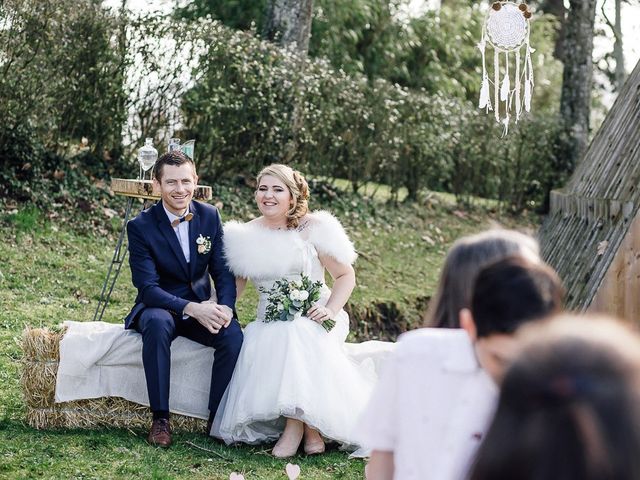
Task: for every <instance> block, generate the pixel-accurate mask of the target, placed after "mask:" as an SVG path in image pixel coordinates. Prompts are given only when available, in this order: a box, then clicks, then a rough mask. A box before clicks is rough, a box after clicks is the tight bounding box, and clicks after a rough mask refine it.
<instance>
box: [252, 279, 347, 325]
mask: <svg viewBox="0 0 640 480" xmlns="http://www.w3.org/2000/svg"><path fill="white" fill-rule="evenodd" d="M321 288H322V282H319V281H318V282H312V281H311V279H310V278H309V277H307V276H306V275H300V280H287V279H286V278H282V279H280V280H276V281H275V283H274V284H273V286H272V287H271V288H270V289H266V288H260V291H261V292H262V293H266V294H267V295H268V297H267V299H268V302H269V303H268V304H267V309H266V312H265V318H264V321H265V322H267V323H268V322H274V321H282V322H290V321H293V320H295V319H296V318H299V317H300V316H302V315H306V313H307V312H308V311H309V309H310V308H311V307H312V306H313V305H314V304H315V303H316V302H317V301H318V300H319V299H320V289H321ZM334 325H335V322H334V321H333V320H325V321H324V322H323V323H322V326H323V327H324V328H325V329H326V330H327V331H329V330H331V329H332V328H333V326H334Z"/></svg>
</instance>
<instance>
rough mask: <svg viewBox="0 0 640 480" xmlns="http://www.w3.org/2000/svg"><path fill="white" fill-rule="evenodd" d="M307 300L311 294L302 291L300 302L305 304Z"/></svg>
mask: <svg viewBox="0 0 640 480" xmlns="http://www.w3.org/2000/svg"><path fill="white" fill-rule="evenodd" d="M307 298H309V292H307V291H306V290H302V291H301V292H300V300H301V301H303V302H304V301H305V300H306V299H307Z"/></svg>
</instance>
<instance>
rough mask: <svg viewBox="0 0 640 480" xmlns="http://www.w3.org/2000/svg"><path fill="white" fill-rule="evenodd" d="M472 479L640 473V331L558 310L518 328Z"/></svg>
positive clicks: (587, 478) (620, 479)
mask: <svg viewBox="0 0 640 480" xmlns="http://www.w3.org/2000/svg"><path fill="white" fill-rule="evenodd" d="M518 336H519V337H520V338H521V343H522V345H523V347H522V351H521V353H520V354H519V355H518V356H517V358H516V360H515V361H514V362H513V364H512V365H511V366H510V367H509V369H508V371H507V373H506V375H505V378H504V382H503V384H502V390H501V393H500V400H499V404H498V409H497V412H496V415H495V417H494V419H493V423H492V425H491V427H490V429H489V432H488V434H487V437H486V440H485V441H484V442H483V444H482V446H481V447H480V450H479V451H478V457H477V460H476V464H475V466H474V468H473V470H472V473H471V476H470V478H471V479H472V480H503V479H504V480H511V479H518V480H538V479H541V480H542V479H548V478H553V479H554V480H574V479H580V480H604V479H616V480H636V479H638V478H640V457H639V456H638V452H639V451H640V390H639V387H640V337H639V336H638V334H637V332H635V331H632V330H631V329H630V328H629V327H627V326H625V325H623V324H621V323H619V322H616V321H614V320H610V319H601V318H584V317H583V318H579V317H572V316H568V317H561V318H558V319H553V320H551V321H549V322H544V323H543V324H541V325H535V326H534V325H532V326H528V327H525V328H524V329H523V331H522V332H519V333H518Z"/></svg>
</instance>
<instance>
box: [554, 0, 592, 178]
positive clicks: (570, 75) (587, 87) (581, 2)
mask: <svg viewBox="0 0 640 480" xmlns="http://www.w3.org/2000/svg"><path fill="white" fill-rule="evenodd" d="M569 4H570V8H569V14H568V16H567V23H566V36H565V42H564V54H563V58H564V71H563V76H562V95H561V98H560V115H561V116H562V119H563V122H564V131H565V134H566V137H567V138H566V144H565V145H564V147H565V148H563V157H564V158H563V160H564V162H566V167H567V170H568V171H569V172H571V171H573V169H574V167H575V165H576V163H577V162H578V161H579V160H580V159H581V158H582V156H583V155H584V153H585V151H586V149H587V146H588V142H589V114H590V106H591V88H592V83H593V60H592V54H593V29H594V21H595V14H596V0H570V1H569Z"/></svg>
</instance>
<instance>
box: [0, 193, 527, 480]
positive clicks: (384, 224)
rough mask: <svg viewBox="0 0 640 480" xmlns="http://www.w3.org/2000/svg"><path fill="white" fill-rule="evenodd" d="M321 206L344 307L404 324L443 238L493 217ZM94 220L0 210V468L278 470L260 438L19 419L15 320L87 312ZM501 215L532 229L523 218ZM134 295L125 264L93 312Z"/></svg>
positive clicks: (353, 202) (436, 207) (433, 207)
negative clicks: (252, 441) (349, 284)
mask: <svg viewBox="0 0 640 480" xmlns="http://www.w3.org/2000/svg"><path fill="white" fill-rule="evenodd" d="M249 198H250V197H249ZM228 203H229V202H228ZM312 207H317V204H316V205H314V204H313V202H312ZM326 208H329V209H331V210H333V211H335V212H336V213H337V214H338V216H339V217H340V218H341V219H342V221H343V222H344V225H345V227H346V228H347V230H348V232H349V233H350V235H351V237H352V239H353V241H354V243H355V244H356V248H357V249H358V251H359V253H360V259H359V260H358V263H357V266H356V272H357V277H358V287H357V288H356V291H355V292H354V294H353V296H352V299H351V302H350V303H351V307H352V308H353V309H354V311H360V310H366V309H367V308H368V307H369V306H370V305H380V304H394V305H396V306H397V307H398V308H399V309H400V310H401V311H402V313H403V315H404V316H405V318H406V319H408V324H409V325H410V326H418V325H419V323H420V315H421V312H422V310H423V308H424V299H425V298H428V297H429V296H430V295H431V294H432V293H433V291H434V288H435V285H436V282H437V278H438V275H439V270H440V266H441V264H442V261H443V258H444V254H445V252H446V250H447V248H448V247H449V246H450V245H451V243H452V242H453V241H454V240H455V239H456V238H458V237H459V236H461V235H464V234H468V233H471V232H477V231H479V230H482V229H484V228H486V227H488V226H489V225H490V224H491V223H492V222H496V221H497V220H498V219H497V218H495V217H494V215H493V214H491V213H490V211H488V210H486V209H485V210H476V211H472V212H463V211H460V210H458V209H457V208H456V206H455V205H454V204H453V203H452V200H451V198H450V197H447V196H440V195H434V196H432V197H430V198H429V199H428V200H427V201H424V202H422V203H420V204H413V205H408V204H407V205H405V204H401V205H399V206H391V205H388V204H386V203H384V202H381V201H380V200H379V199H371V200H363V199H358V198H357V197H348V198H347V199H346V200H341V201H340V202H336V201H334V202H333V203H331V204H330V205H328V206H326ZM247 211H250V210H247ZM222 212H223V215H224V217H225V219H229V218H233V217H242V218H246V217H247V215H246V214H240V215H239V214H238V213H237V210H234V209H232V208H230V207H228V206H227V205H225V206H224V207H223V208H222ZM534 221H535V219H534ZM103 223H104V225H106V227H104V228H102V229H100V230H98V231H89V232H85V233H82V229H79V228H78V227H77V225H70V224H69V223H68V222H66V221H60V220H50V219H48V218H46V217H45V216H44V215H43V214H42V213H40V212H39V211H38V210H36V209H33V208H22V207H19V208H18V211H17V212H15V211H14V212H8V211H5V212H0V225H1V226H2V228H1V230H0V242H1V244H2V247H1V248H0V305H2V309H0V385H1V388H0V444H1V445H2V448H0V478H78V479H85V478H141V479H146V478H157V479H162V478H190V479H191V478H192V479H200V478H207V479H228V478H229V474H230V473H231V472H238V473H242V474H244V476H245V478H246V479H247V480H250V479H271V478H274V479H278V478H279V479H284V478H286V475H285V473H284V467H285V465H286V463H287V462H286V461H281V460H276V459H274V458H272V457H271V456H270V455H268V448H267V447H263V448H254V447H246V446H243V447H225V446H221V445H218V444H216V443H214V442H213V441H210V440H208V439H207V438H206V437H204V436H203V435H196V434H188V435H187V434H182V435H180V434H178V435H175V445H174V446H173V447H172V448H171V449H169V450H168V451H162V450H159V449H156V448H152V447H150V446H148V445H147V444H146V443H145V441H144V437H145V435H146V431H127V430H108V429H102V430H63V431H37V430H34V429H32V428H30V427H29V426H28V425H26V423H25V421H24V411H25V407H24V403H23V400H22V395H21V390H20V384H19V376H20V364H19V360H20V357H21V352H20V347H19V338H20V334H21V331H22V329H23V328H24V326H26V325H29V326H32V327H37V326H55V325H57V324H59V323H60V322H62V321H64V320H79V321H89V320H91V319H92V318H93V312H94V310H95V308H96V303H97V299H98V297H99V295H100V290H101V288H102V283H103V281H104V276H105V274H106V269H107V265H108V262H109V261H110V260H111V256H112V254H113V247H114V246H115V238H116V232H117V229H118V228H119V226H118V222H117V219H116V218H113V219H108V218H105V219H104V222H103ZM501 223H502V224H503V225H506V226H512V227H520V228H531V227H532V224H531V221H530V219H527V218H521V219H513V218H509V219H501ZM533 228H535V225H533ZM134 297H135V292H134V289H133V287H132V285H131V282H130V272H129V269H128V267H127V266H126V265H125V266H124V267H123V269H122V272H121V274H120V277H119V279H118V282H117V285H116V288H115V291H114V294H113V295H112V297H111V303H110V304H109V306H108V308H107V311H106V314H105V317H104V320H106V321H110V322H121V321H122V318H123V317H124V316H125V315H126V313H127V312H128V311H129V309H130V307H131V303H132V301H133V298H134ZM255 303H256V295H255V291H253V290H251V289H250V290H249V291H248V292H247V294H246V295H245V296H244V297H243V298H242V299H241V300H240V302H239V304H238V311H239V316H240V318H241V321H242V322H244V323H246V322H248V321H250V320H251V316H252V313H253V310H254V308H255ZM359 309H360V310H359ZM365 320H366V319H364V320H363V321H365ZM292 463H297V464H299V465H300V466H301V468H302V474H301V477H300V478H302V479H323V478H344V479H356V478H363V475H364V474H363V472H364V462H362V461H360V460H349V459H348V456H347V455H346V454H345V453H342V452H339V451H331V452H329V453H327V454H325V455H322V456H317V457H310V458H306V457H304V456H298V457H295V458H294V459H293V460H292Z"/></svg>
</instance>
